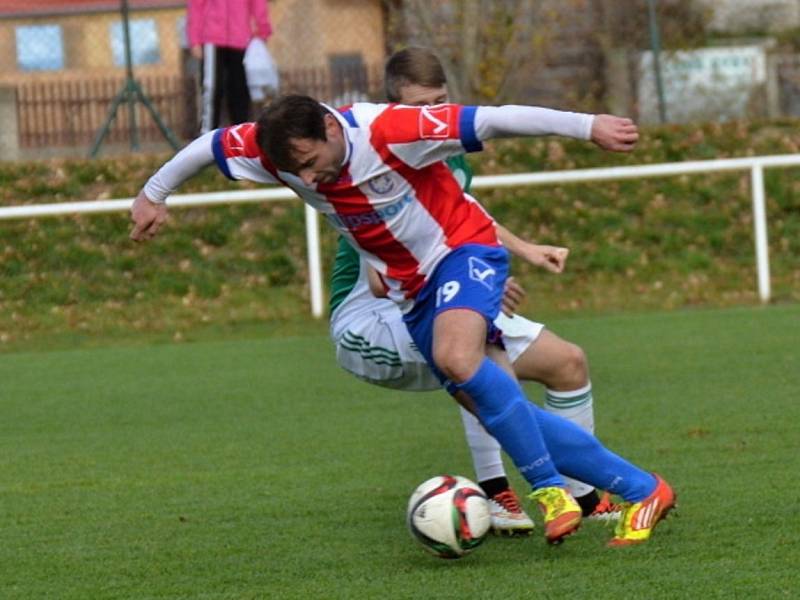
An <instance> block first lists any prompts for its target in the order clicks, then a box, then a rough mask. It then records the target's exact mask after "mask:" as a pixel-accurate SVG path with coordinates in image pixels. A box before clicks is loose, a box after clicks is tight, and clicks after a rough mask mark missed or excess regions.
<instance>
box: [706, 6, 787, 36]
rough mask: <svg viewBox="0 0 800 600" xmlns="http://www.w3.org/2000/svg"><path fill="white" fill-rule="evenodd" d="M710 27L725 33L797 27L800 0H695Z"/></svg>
mask: <svg viewBox="0 0 800 600" xmlns="http://www.w3.org/2000/svg"><path fill="white" fill-rule="evenodd" d="M697 2H698V4H699V5H701V6H702V7H703V8H704V9H706V10H708V11H709V15H710V21H709V28H710V29H712V30H714V31H724V32H728V33H736V32H750V31H780V30H785V29H791V28H794V27H798V26H800V0H697Z"/></svg>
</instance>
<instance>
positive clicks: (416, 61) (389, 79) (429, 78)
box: [383, 46, 447, 102]
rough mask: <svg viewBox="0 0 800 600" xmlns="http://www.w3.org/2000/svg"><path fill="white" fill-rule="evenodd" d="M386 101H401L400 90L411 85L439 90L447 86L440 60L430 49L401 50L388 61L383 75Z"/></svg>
mask: <svg viewBox="0 0 800 600" xmlns="http://www.w3.org/2000/svg"><path fill="white" fill-rule="evenodd" d="M383 78H384V79H383V85H384V87H385V88H386V99H387V100H389V102H399V101H400V89H401V88H403V87H405V86H407V85H411V84H416V85H421V86H423V87H431V88H437V87H441V86H443V85H447V77H446V76H445V74H444V68H443V67H442V63H441V62H440V61H439V58H438V57H437V56H436V55H435V54H434V53H433V52H432V51H431V50H429V49H428V48H420V47H418V46H411V47H409V48H405V49H404V50H399V51H397V52H395V53H394V54H392V55H391V56H390V57H389V60H388V61H386V68H385V69H384V74H383Z"/></svg>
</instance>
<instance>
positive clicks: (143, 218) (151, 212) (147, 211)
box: [130, 191, 167, 242]
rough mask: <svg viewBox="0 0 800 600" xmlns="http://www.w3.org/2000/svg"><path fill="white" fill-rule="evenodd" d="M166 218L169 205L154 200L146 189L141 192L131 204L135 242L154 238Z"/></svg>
mask: <svg viewBox="0 0 800 600" xmlns="http://www.w3.org/2000/svg"><path fill="white" fill-rule="evenodd" d="M166 220H167V205H166V204H159V203H156V202H153V201H151V200H150V199H149V198H148V197H147V196H145V194H144V191H141V192H139V195H138V196H136V200H134V201H133V204H132V205H131V221H133V229H131V236H130V237H131V239H132V240H133V241H134V242H143V241H145V240H149V239H152V238H154V237H155V236H156V233H158V230H159V228H160V227H161V225H162V224H163V223H164V221H166Z"/></svg>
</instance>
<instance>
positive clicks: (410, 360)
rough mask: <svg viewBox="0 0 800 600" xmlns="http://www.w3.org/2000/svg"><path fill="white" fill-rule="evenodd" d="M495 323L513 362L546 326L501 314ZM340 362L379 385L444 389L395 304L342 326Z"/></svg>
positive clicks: (415, 389) (412, 389)
mask: <svg viewBox="0 0 800 600" xmlns="http://www.w3.org/2000/svg"><path fill="white" fill-rule="evenodd" d="M495 324H496V325H497V326H498V327H499V328H500V329H501V330H502V332H503V344H504V345H505V347H506V352H507V353H508V356H509V358H510V359H511V362H514V361H516V360H517V358H519V356H520V355H521V354H522V353H523V352H525V350H526V349H527V348H528V346H530V345H531V344H532V343H533V342H534V340H536V338H538V337H539V334H540V333H541V332H542V330H543V329H544V325H542V324H541V323H535V322H533V321H529V320H528V319H526V318H525V317H520V316H519V315H517V316H514V317H513V318H509V317H507V316H505V315H503V314H501V315H500V316H499V317H497V319H495ZM337 329H338V331H340V332H341V333H339V335H338V338H337V339H336V340H334V341H335V343H336V360H337V361H338V363H339V365H341V366H342V368H344V369H345V370H346V371H349V372H350V373H352V374H353V375H355V376H356V377H358V378H360V379H364V380H365V381H367V382H369V383H372V384H374V385H379V386H382V387H387V388H392V389H396V390H404V391H409V392H425V391H431V390H438V389H441V387H442V385H441V384H440V383H439V380H438V379H437V378H436V376H435V375H434V374H433V372H432V371H431V370H430V369H429V368H428V365H427V363H426V362H425V359H424V358H423V357H422V354H420V353H419V351H418V350H417V347H416V345H415V344H414V341H413V340H412V339H411V336H410V335H409V333H408V329H406V325H405V323H403V317H402V315H401V313H400V311H399V310H398V308H397V307H396V306H393V305H386V304H384V305H383V306H382V307H381V308H379V309H374V310H373V309H370V310H364V311H362V312H361V313H360V314H359V315H358V316H354V317H350V319H349V322H348V323H347V325H346V327H344V328H342V327H337Z"/></svg>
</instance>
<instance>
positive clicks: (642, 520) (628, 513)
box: [608, 473, 675, 547]
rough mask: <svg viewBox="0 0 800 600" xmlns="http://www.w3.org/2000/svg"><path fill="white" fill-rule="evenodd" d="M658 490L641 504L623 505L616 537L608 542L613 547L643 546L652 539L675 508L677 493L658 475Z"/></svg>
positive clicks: (656, 476) (615, 533) (615, 531)
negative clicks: (659, 524)
mask: <svg viewBox="0 0 800 600" xmlns="http://www.w3.org/2000/svg"><path fill="white" fill-rule="evenodd" d="M653 475H655V478H656V481H657V483H656V489H655V490H653V493H652V494H650V495H649V496H648V497H647V498H645V499H644V500H642V501H641V502H633V503H627V504H624V505H623V507H624V508H623V511H622V516H620V519H619V522H618V523H617V526H616V528H615V529H614V537H613V538H611V541H610V542H608V545H609V546H611V547H617V546H630V545H632V544H641V543H642V542H646V541H647V540H648V539H650V536H651V535H652V533H653V529H655V528H656V525H658V522H659V521H661V520H662V519H663V518H665V517H666V516H667V513H669V511H670V510H672V508H673V507H674V506H675V492H673V491H672V488H671V487H670V485H669V484H668V483H667V482H666V481H664V480H663V479H662V478H661V477H660V476H658V475H656V474H655V473H654V474H653Z"/></svg>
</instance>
